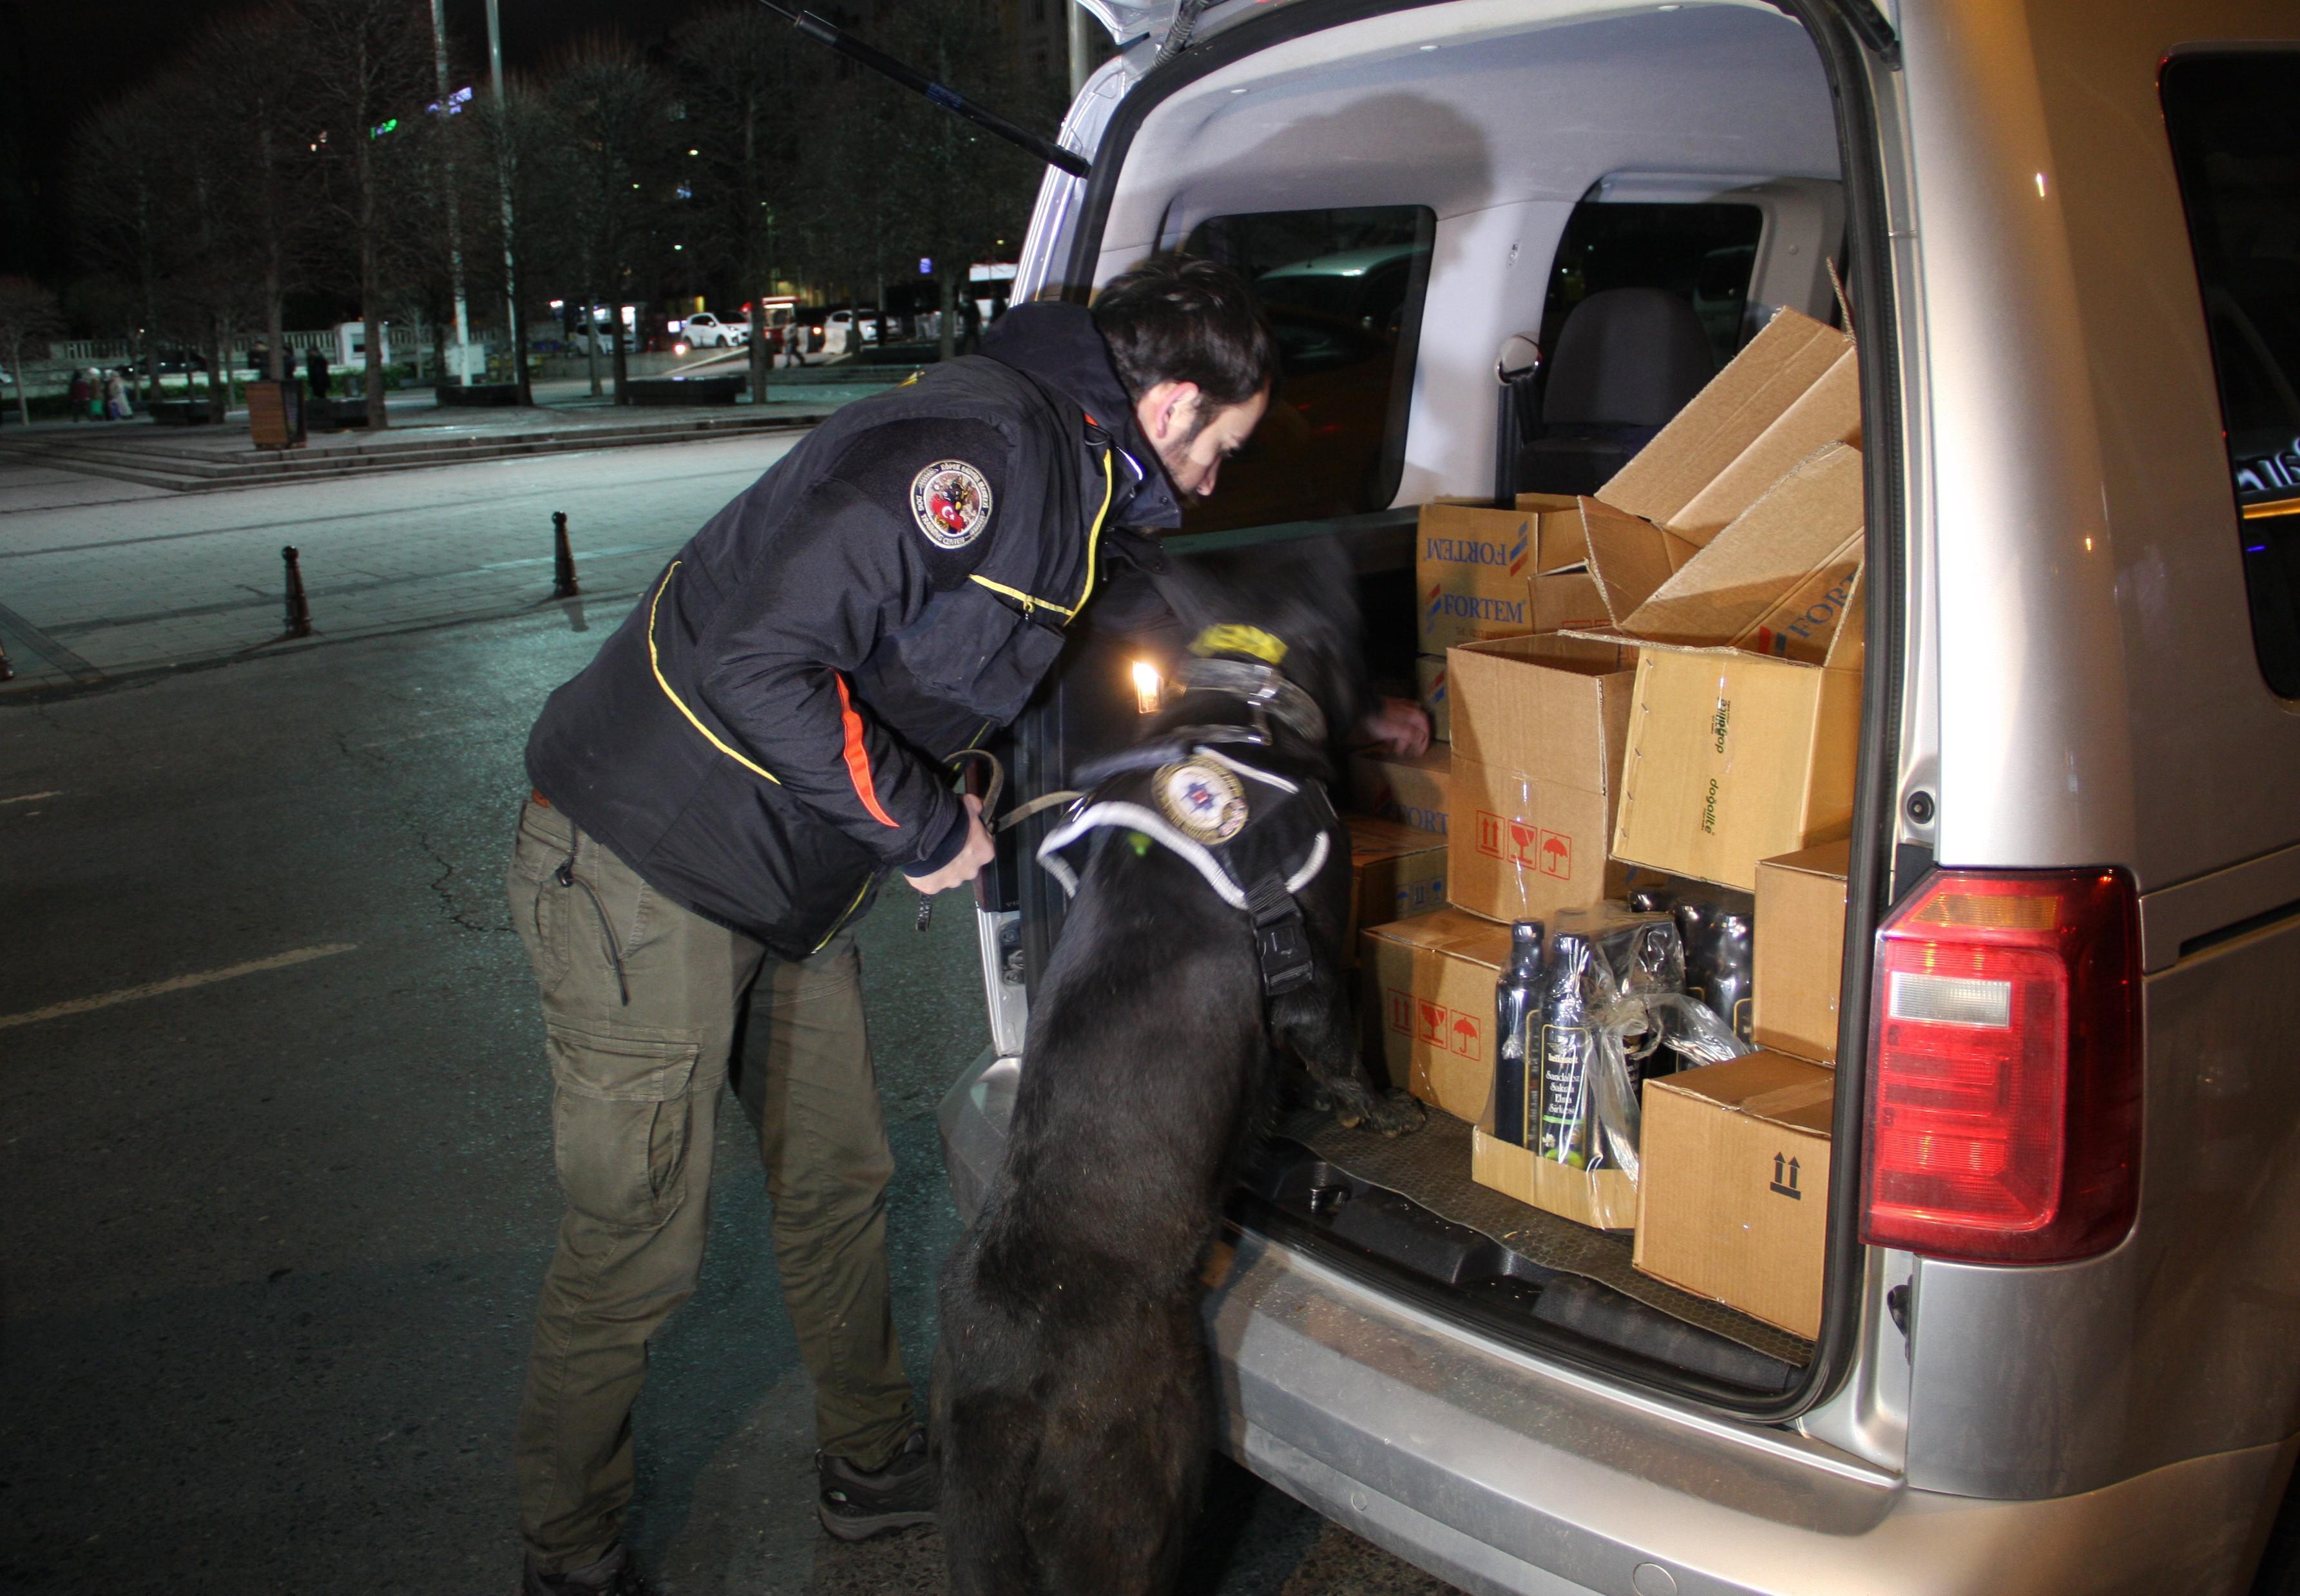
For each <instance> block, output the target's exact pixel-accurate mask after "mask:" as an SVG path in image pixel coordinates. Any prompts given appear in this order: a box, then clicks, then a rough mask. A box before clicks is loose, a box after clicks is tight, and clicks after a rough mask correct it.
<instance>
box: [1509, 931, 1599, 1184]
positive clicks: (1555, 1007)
mask: <svg viewBox="0 0 2300 1596" xmlns="http://www.w3.org/2000/svg"><path fill="white" fill-rule="evenodd" d="M1595 962H1596V949H1595V948H1594V947H1593V946H1591V944H1590V942H1589V939H1588V937H1586V936H1577V935H1572V934H1571V933H1570V932H1560V933H1559V934H1558V936H1557V942H1556V945H1555V946H1554V947H1553V948H1552V949H1551V950H1550V960H1549V978H1548V980H1547V981H1546V983H1545V984H1544V985H1543V988H1542V1000H1541V1094H1540V1099H1539V1103H1538V1108H1539V1113H1540V1120H1539V1123H1538V1126H1537V1125H1535V1124H1532V1123H1529V1124H1528V1126H1527V1127H1526V1128H1527V1131H1528V1136H1527V1145H1528V1146H1529V1148H1531V1149H1532V1150H1533V1151H1536V1152H1538V1153H1539V1154H1540V1155H1541V1156H1542V1157H1543V1158H1546V1159H1549V1160H1553V1161H1554V1162H1556V1163H1560V1164H1570V1165H1571V1166H1572V1167H1573V1168H1576V1169H1596V1168H1603V1167H1604V1163H1605V1159H1604V1153H1603V1152H1602V1151H1600V1150H1599V1148H1598V1146H1597V1140H1596V1136H1595V1135H1593V1134H1592V1133H1593V1132H1594V1131H1595V1130H1596V1113H1595V1110H1594V1106H1593V1105H1592V1104H1591V1102H1590V1101H1589V1055H1590V1051H1591V1050H1590V1035H1589V1010H1590V1007H1591V1003H1592V1001H1593V999H1594V997H1595V995H1596V992H1595V986H1596V972H1595V970H1594V969H1593V968H1592V966H1593V965H1594V964H1595ZM1534 1110H1535V1105H1534V1104H1532V1103H1529V1104H1528V1105H1527V1116H1528V1119H1529V1121H1530V1120H1531V1118H1532V1116H1533V1113H1534Z"/></svg>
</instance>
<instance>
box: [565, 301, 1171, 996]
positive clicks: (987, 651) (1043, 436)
mask: <svg viewBox="0 0 2300 1596" xmlns="http://www.w3.org/2000/svg"><path fill="white" fill-rule="evenodd" d="M954 466H963V467H966V468H970V470H971V475H969V473H968V472H967V471H954V470H953V468H954ZM952 481H957V482H960V483H962V484H968V483H979V485H980V486H982V487H983V488H987V490H988V492H987V495H981V496H983V497H986V498H987V500H988V516H987V518H981V517H980V516H979V505H978V506H971V507H964V509H963V511H953V512H951V514H950V516H949V519H948V520H937V511H944V510H946V509H947V506H946V505H944V504H942V503H939V502H938V501H937V498H936V495H937V490H938V488H939V486H941V485H946V484H948V483H950V482H952ZM1179 520H1180V512H1179V508H1178V506H1177V505H1176V503H1175V501H1174V497H1173V493H1172V490H1171V487H1170V486H1168V484H1167V482H1166V479H1165V477H1164V475H1163V472H1162V471H1161V470H1160V468H1159V466H1158V463H1157V457H1156V455H1155V453H1154V452H1153V451H1152V450H1151V449H1150V448H1149V446H1148V445H1146V443H1145V442H1144V440H1143V439H1142V437H1141V436H1140V435H1139V433H1138V429H1137V428H1136V425H1135V421H1134V416H1133V409H1132V406H1131V405H1130V404H1129V403H1127V400H1126V396H1125V393H1124V390H1123V389H1122V388H1121V386H1120V384H1119V380H1118V377H1117V373H1116V372H1115V371H1114V370H1113V369H1112V366H1111V363H1110V354H1109V349H1108V346H1107V345H1105V344H1104V342H1103V339H1102V336H1101V334H1100V333H1099V332H1098V331H1097V330H1096V328H1095V326H1094V321H1093V319H1092V317H1091V316H1090V315H1089V314H1088V312H1087V311H1086V310H1085V309H1083V308H1082V307H1079V306H1077V305H1069V304H1054V303H1046V304H1029V305H1020V306H1017V307H1015V308H1014V309H1013V310H1012V311H1010V312H1007V314H1006V315H1005V316H1004V318H1003V319H1002V320H1000V321H999V323H998V325H997V326H996V328H993V329H992V332H991V334H990V335H989V336H988V337H986V338H985V340H984V343H983V353H981V354H979V355H974V356H969V357H967V358H964V359H961V360H956V361H950V362H943V363H942V364H940V365H937V366H935V367H932V368H930V369H929V370H928V371H927V373H926V374H925V375H924V376H922V377H921V378H919V379H918V380H916V381H915V382H912V383H910V384H907V385H905V386H904V387H900V388H897V389H895V390H893V391H892V392H890V393H887V394H886V395H881V396H879V397H877V398H873V399H868V400H864V401H862V402H860V403H854V404H850V405H848V406H846V408H844V409H842V410H840V411H838V412H837V414H835V415H834V416H833V417H832V418H831V419H830V420H829V421H826V422H825V423H823V425H822V426H821V427H819V428H816V429H815V430H814V431H813V432H812V433H811V434H809V435H808V436H807V437H806V438H805V439H804V441H803V442H801V443H800V444H799V445H798V446H797V447H796V448H794V449H793V450H792V451H791V452H790V453H788V454H787V455H786V456H785V457H784V458H783V459H782V460H780V461H777V462H776V464H775V465H774V466H773V467H772V468H771V469H770V470H768V471H767V473H766V475H764V476H763V477H762V478H760V479H759V480H758V481H757V482H756V483H755V484H754V485H753V486H751V487H750V488H749V489H748V490H747V491H746V492H745V493H744V494H743V495H741V496H740V497H738V498H737V499H736V500H735V502H734V503H731V504H729V505H728V506H727V508H726V509H724V510H722V511H720V512H719V514H718V515H716V516H714V517H713V518H712V520H711V521H710V522H709V523H708V524H707V525H705V526H704V528H703V529H702V530H701V531H700V532H698V533H696V535H695V536H694V537H693V538H691V539H690V540H689V541H688V542H687V546H686V547H684V548H682V549H681V550H680V551H679V554H678V556H677V557H676V558H675V559H673V560H672V561H671V563H670V565H669V566H667V567H666V568H665V569H664V570H663V571H662V574H661V576H659V577H658V578H656V579H655V580H654V582H653V583H652V584H650V585H649V586H648V589H647V592H646V594H645V595H644V596H643V597H642V598H641V600H640V602H639V603H638V606H637V608H636V609H635V610H634V611H632V612H631V615H630V617H629V619H627V620H625V621H624V623H623V625H622V626H621V628H619V629H618V630H617V631H616V633H615V634H614V636H612V637H611V638H609V639H608V640H607V642H606V644H605V645H604V647H602V648H601V649H600V651H599V653H598V655H597V657H596V658H595V659H594V660H593V661H592V662H591V663H590V665H589V666H587V668H585V669H584V670H583V671H582V673H581V674H580V675H579V676H577V677H575V678H574V679H573V680H571V681H570V682H568V683H567V684H566V685H565V686H562V687H561V688H560V689H559V690H558V691H557V692H555V693H554V694H552V695H551V699H550V702H548V703H546V705H545V706H544V711H543V714H542V717H541V719H538V720H537V722H536V726H535V730H534V732H533V733H532V734H531V736H529V740H528V748H527V765H528V771H529V776H530V777H532V778H533V780H534V783H535V786H536V787H537V790H538V791H540V792H541V793H542V794H544V795H545V796H546V798H548V799H549V800H550V801H551V802H552V803H553V804H554V806H556V807H558V808H559V809H562V810H564V811H565V812H566V814H567V816H568V818H569V819H571V820H573V821H574V822H575V824H576V825H578V826H579V827H582V829H583V830H585V831H587V832H588V833H590V834H591V835H593V836H595V837H596V838H598V840H599V841H601V842H602V843H604V844H606V845H607V846H608V847H609V848H611V849H612V850H613V851H614V852H615V853H617V854H618V855H619V856H621V858H622V859H623V860H624V861H625V862H626V863H628V864H629V865H630V867H631V868H632V869H635V870H637V872H638V874H639V876H640V877H642V878H643V879H645V880H646V882H647V883H648V885H651V886H653V887H654V888H655V889H656V890H657V891H659V892H662V894H665V895H666V896H668V897H670V898H671V899H672V900H673V901H674V902H679V903H681V904H684V905H686V906H687V908H689V909H691V910H695V911H696V913H698V914H701V915H704V916H705V917H707V918H709V919H713V920H716V921H718V922H719V923H721V924H722V925H725V926H729V927H733V928H734V929H736V930H738V931H741V932H743V933H745V934H746V935H751V936H754V937H756V938H757V939H758V940H760V941H762V942H763V943H766V944H767V945H768V946H770V947H771V948H773V949H775V950H776V951H777V952H781V953H784V954H786V955H799V954H804V953H806V952H811V951H812V950H813V949H814V948H816V947H818V946H820V945H821V943H823V942H824V941H826V940H827V939H828V938H829V936H830V935H831V934H832V933H833V932H834V931H835V930H836V929H837V927H838V926H839V925H840V924H842V923H843V922H845V921H846V919H849V918H850V917H851V916H852V915H853V913H854V911H855V910H858V909H860V908H861V907H862V904H863V902H865V900H866V899H867V898H868V897H869V895H870V894H871V889H872V887H873V885H875V883H876V882H877V881H878V880H879V878H880V877H882V876H883V875H885V874H886V873H887V872H890V871H896V870H900V871H904V872H907V873H912V874H923V873H925V872H927V871H929V870H930V869H936V868H938V867H939V866H940V865H942V864H944V863H946V862H947V861H948V860H951V859H952V858H954V857H955V856H956V854H957V852H958V851H959V849H960V847H961V846H963V844H964V841H965V829H966V828H965V824H964V811H963V809H962V808H961V807H960V805H959V803H958V801H957V797H956V795H955V794H954V792H953V790H952V786H951V776H950V770H949V767H948V766H947V765H946V762H945V761H946V760H947V758H948V756H949V755H950V754H952V753H953V752H955V751H956V750H958V749H961V748H964V747H967V746H969V745H971V744H974V743H976V742H978V741H979V739H980V738H981V737H982V736H984V735H985V734H986V733H988V731H990V730H992V729H994V728H996V727H1002V726H1004V725H1005V724H1007V723H1008V722H1009V721H1011V720H1013V718H1014V717H1015V716H1016V715H1017V714H1018V713H1020V712H1021V709H1022V706H1023V703H1024V702H1025V701H1026V700H1027V699H1028V698H1029V695H1030V692H1031V689H1032V688H1033V687H1035V686H1037V685H1038V679H1039V677H1042V676H1043V675H1044V674H1045V673H1046V669H1048V668H1049V667H1050V666H1051V665H1052V664H1053V663H1054V657H1055V655H1056V654H1057V653H1059V652H1060V651H1061V648H1062V644H1063V628H1065V626H1066V625H1067V624H1068V623H1069V621H1070V619H1071V617H1072V616H1073V615H1075V614H1076V613H1077V611H1079V610H1080V609H1081V608H1082V607H1083V606H1084V605H1085V604H1086V603H1087V602H1088V600H1089V599H1090V598H1091V597H1092V596H1093V594H1094V589H1095V586H1096V581H1097V568H1098V565H1099V563H1100V555H1101V553H1102V549H1101V544H1102V540H1103V537H1104V534H1105V533H1106V532H1109V531H1110V530H1111V529H1112V528H1117V527H1119V526H1121V525H1130V526H1138V527H1171V526H1173V525H1176V524H1178V523H1179Z"/></svg>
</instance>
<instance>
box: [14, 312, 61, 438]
mask: <svg viewBox="0 0 2300 1596" xmlns="http://www.w3.org/2000/svg"><path fill="white" fill-rule="evenodd" d="M63 329H64V322H63V316H62V315H61V314H59V313H58V312H57V309H56V296H55V295H53V294H51V293H49V292H48V291H47V290H46V288H43V287H40V285H39V284H37V283H36V282H34V281H33V280H32V279H31V278H28V277H0V349H4V350H5V351H7V355H8V358H7V367H8V370H9V373H10V374H11V375H12V376H13V377H14V378H15V379H16V418H17V420H21V421H22V422H23V423H24V424H25V425H26V426H28V427H29V426H30V425H31V421H32V410H31V405H30V403H29V401H28V400H27V398H26V397H25V390H26V389H28V388H29V387H31V380H30V378H29V376H28V375H27V374H26V372H25V370H24V347H25V345H28V344H30V343H31V342H33V341H34V340H35V339H37V340H41V341H43V342H45V341H46V339H48V338H49V337H54V335H55V334H57V333H60V332H62V331H63Z"/></svg>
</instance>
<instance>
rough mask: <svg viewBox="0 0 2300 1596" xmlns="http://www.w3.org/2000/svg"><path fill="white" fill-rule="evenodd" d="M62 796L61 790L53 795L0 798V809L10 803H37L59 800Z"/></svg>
mask: <svg viewBox="0 0 2300 1596" xmlns="http://www.w3.org/2000/svg"><path fill="white" fill-rule="evenodd" d="M61 797H63V790H62V789H61V788H59V789H58V790H57V791H55V792H53V793H26V794H22V795H21V796H19V797H15V798H0V809H5V808H7V807H8V805H10V804H12V803H37V802H39V801H40V800H41V799H43V798H61Z"/></svg>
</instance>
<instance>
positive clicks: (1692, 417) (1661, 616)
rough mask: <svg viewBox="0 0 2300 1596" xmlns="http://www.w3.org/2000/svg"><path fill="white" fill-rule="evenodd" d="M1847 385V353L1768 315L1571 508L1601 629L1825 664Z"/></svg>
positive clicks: (1857, 410) (1855, 523)
mask: <svg viewBox="0 0 2300 1596" xmlns="http://www.w3.org/2000/svg"><path fill="white" fill-rule="evenodd" d="M1859 375H1860V374H1859V365H1858V361H1857V358H1856V356H1855V353H1854V346H1853V342H1852V340H1851V339H1850V338H1847V337H1846V336H1845V335H1844V334H1842V333H1839V332H1837V331H1835V330H1834V329H1832V328H1828V327H1825V326H1823V325H1822V324H1821V323H1820V322H1818V321H1815V320H1813V319H1812V318H1811V317H1809V316H1803V315H1799V314H1798V313H1797V312H1795V311H1788V310H1784V311H1782V312H1779V313H1778V314H1776V315H1775V316H1774V318H1773V320H1772V321H1771V323H1770V324H1768V325H1767V327H1766V328H1765V329H1764V330H1763V332H1761V333H1759V334H1758V335H1757V336H1756V337H1754V338H1753V339H1751V340H1750V342H1749V345H1748V346H1747V347H1746V348H1745V349H1743V350H1742V351H1741V353H1739V354H1738V355H1736V356H1735V357H1734V359H1733V361H1732V362H1731V363H1730V364H1729V365H1728V366H1727V367H1726V368H1725V370H1722V371H1721V372H1719V373H1718V374H1717V376H1716V378H1714V379H1713V381H1711V382H1710V384H1709V385H1708V386H1707V387H1704V388H1703V389H1702V390H1701V392H1700V393H1699V394H1697V395H1695V396H1694V398H1693V400H1692V402H1691V403H1688V404H1687V405H1686V407H1685V408H1684V409H1683V410H1681V411H1679V412H1678V414H1677V416H1676V418H1675V419H1674V420H1671V422H1670V424H1669V425H1668V426H1666V427H1664V428H1662V430H1661V432H1660V433H1659V434H1658V435H1656V436H1654V440H1653V441H1652V442H1651V443H1649V444H1647V445H1646V446H1645V447H1644V448H1643V449H1641V450H1639V451H1638V454H1637V457H1636V458H1635V459H1633V460H1631V461H1629V464H1628V465H1626V466H1624V467H1622V468H1621V470H1620V471H1619V472H1617V473H1615V475H1614V476H1613V479H1612V480H1611V481H1609V482H1607V483H1606V484H1605V486H1604V487H1602V488H1600V489H1599V490H1598V491H1597V493H1596V495H1594V496H1593V497H1589V498H1585V499H1583V500H1581V501H1580V502H1579V503H1580V510H1581V521H1582V528H1581V530H1582V541H1583V545H1584V550H1585V553H1586V554H1587V557H1588V571H1589V574H1590V576H1591V577H1592V578H1594V580H1595V583H1596V589H1597V592H1598V595H1599V597H1600V598H1601V599H1602V600H1603V603H1604V609H1605V612H1606V615H1607V618H1608V624H1609V625H1610V626H1611V627H1612V628H1614V629H1615V630H1617V631H1621V632H1624V633H1627V634H1629V636H1633V637H1637V638H1639V639H1653V640H1656V641H1663V642H1675V643H1688V644H1742V645H1745V646H1748V647H1752V648H1754V649H1756V650H1757V651H1758V652H1760V653H1782V654H1784V655H1786V656H1787V657H1789V658H1794V659H1804V660H1806V661H1818V660H1820V659H1821V657H1822V655H1823V654H1824V653H1826V652H1827V650H1828V647H1829V633H1830V631H1831V630H1832V629H1833V628H1834V626H1835V620H1834V616H1835V615H1836V614H1837V613H1838V609H1839V607H1840V606H1841V603H1842V601H1843V599H1844V598H1845V596H1846V594H1847V593H1848V592H1849V591H1850V586H1851V583H1852V579H1853V574H1854V570H1855V569H1856V568H1857V566H1858V565H1859V562H1860V557H1861V531H1862V525H1863V499H1862V473H1861V454H1860V450H1859V447H1858V445H1859V443H1860V437H1861V396H1860V385H1859ZM1558 543H1559V546H1560V547H1563V543H1564V540H1563V535H1561V536H1560V537H1559V539H1558ZM1696 555H1697V556H1700V557H1701V558H1700V560H1699V562H1698V564H1696ZM1832 597H1833V598H1834V600H1835V601H1836V603H1832V602H1831V600H1832ZM1560 624H1561V625H1563V626H1580V625H1582V624H1583V623H1581V622H1578V621H1569V622H1562V623H1560Z"/></svg>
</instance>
